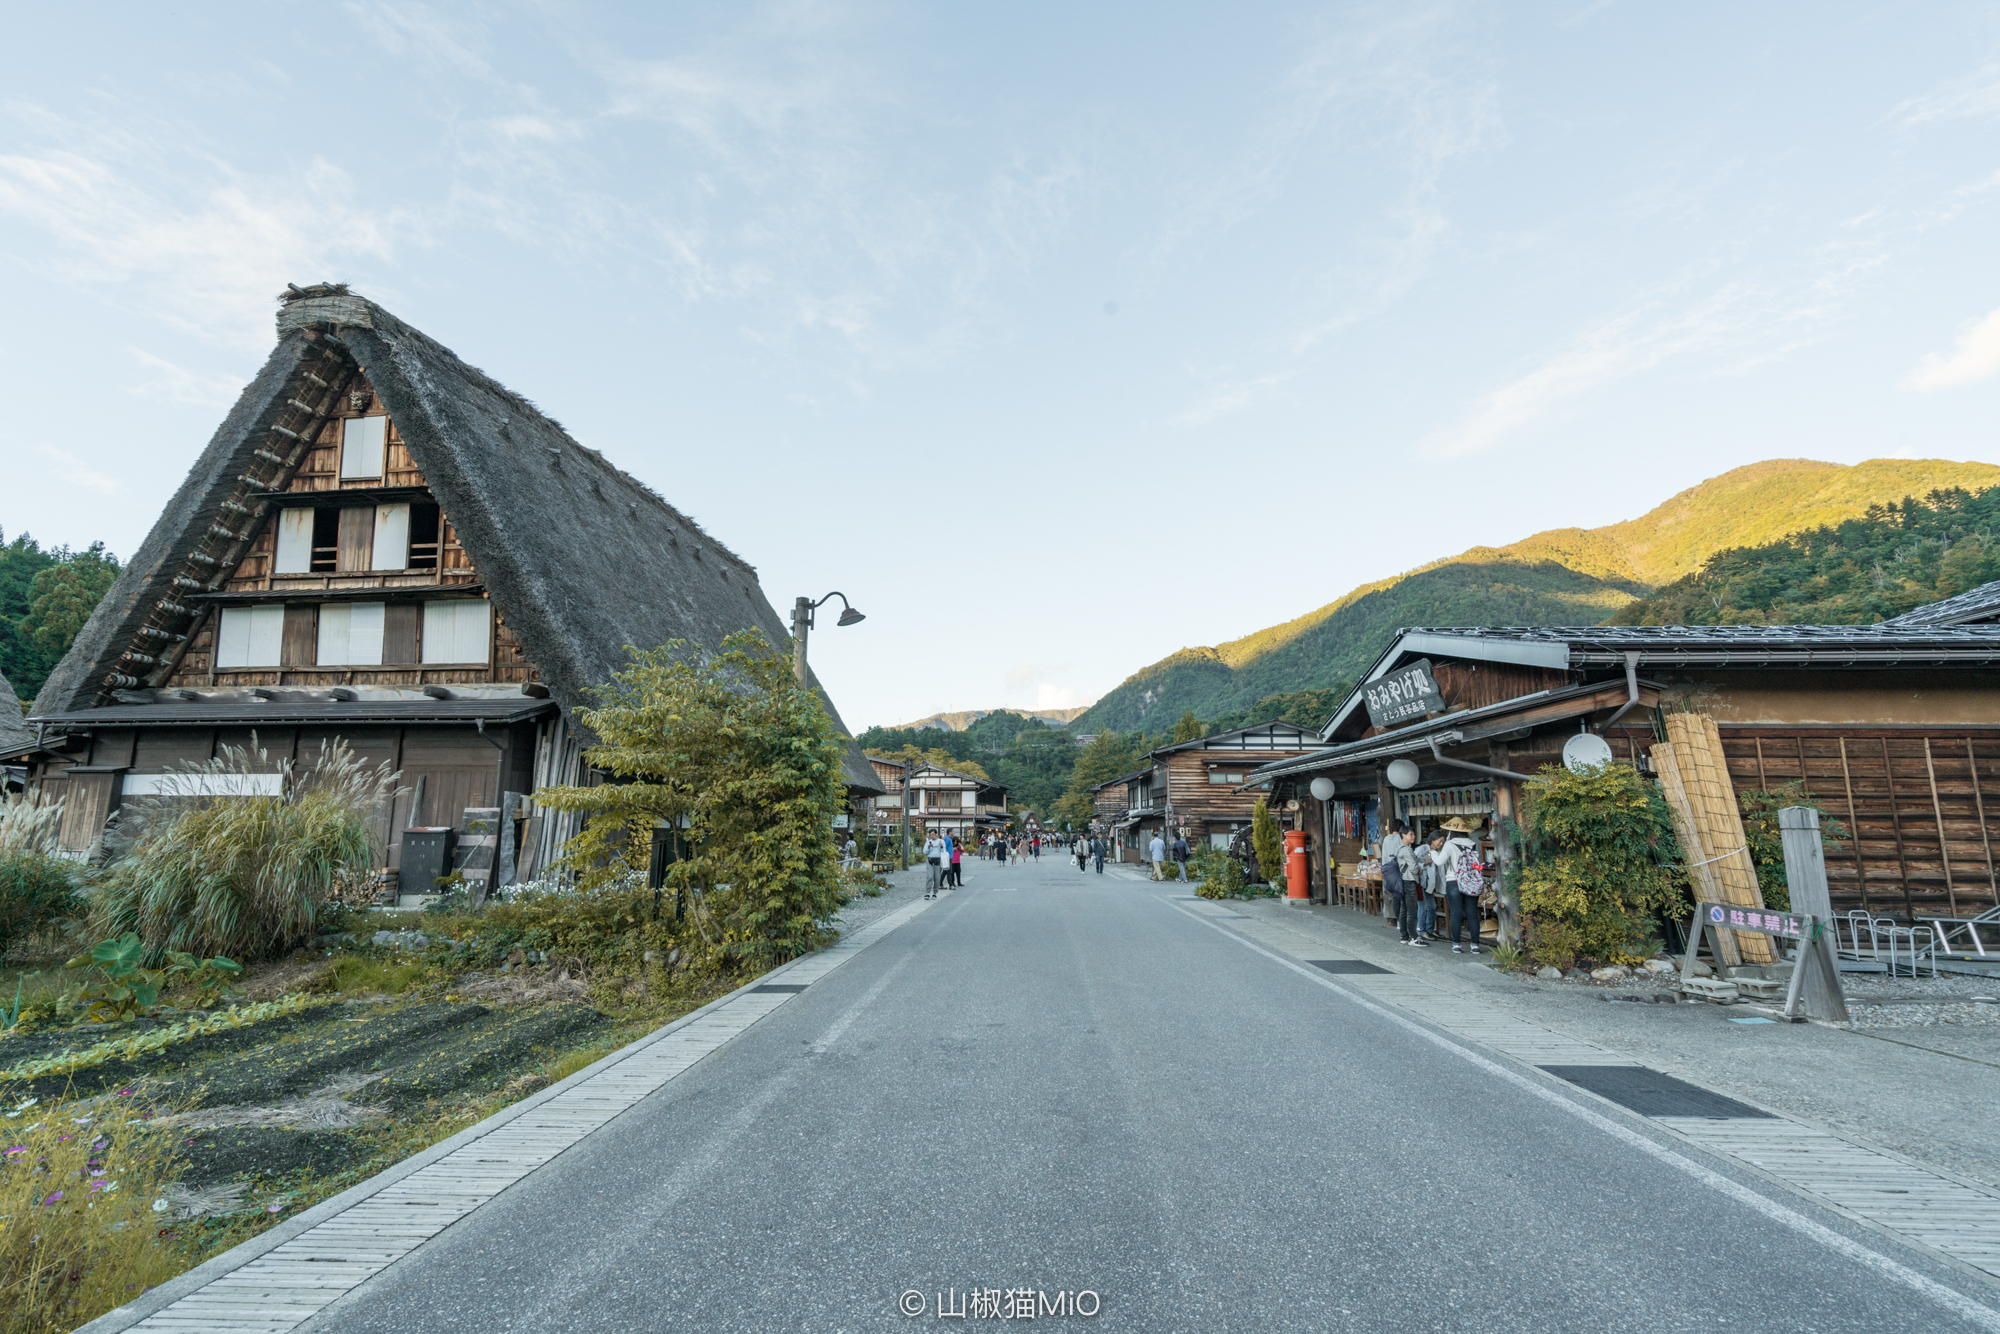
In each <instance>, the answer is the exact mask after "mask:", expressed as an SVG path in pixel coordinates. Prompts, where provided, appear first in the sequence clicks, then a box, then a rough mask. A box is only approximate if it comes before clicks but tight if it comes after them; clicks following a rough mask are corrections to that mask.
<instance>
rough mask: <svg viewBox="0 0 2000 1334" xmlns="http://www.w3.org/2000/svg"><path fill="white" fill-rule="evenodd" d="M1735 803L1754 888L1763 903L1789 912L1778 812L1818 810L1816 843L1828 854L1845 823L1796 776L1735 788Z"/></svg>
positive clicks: (1844, 833)
mask: <svg viewBox="0 0 2000 1334" xmlns="http://www.w3.org/2000/svg"><path fill="white" fill-rule="evenodd" d="M1736 804H1737V807H1738V808H1739V809H1740V810H1741V811H1742V812H1743V834H1744V841H1745V842H1746V843H1747V844H1748V846H1749V848H1750V860H1751V861H1752V862H1753V863H1755V864H1756V867H1757V888H1758V889H1759V890H1760V891H1761V892H1762V893H1763V895H1764V906H1765V907H1766V908H1775V909H1777V910H1778V911H1780V912H1790V911H1791V907H1792V890H1791V885H1790V884H1789V883H1788V882H1787V881H1786V879H1785V848H1784V844H1783V842H1782V841H1781V840H1780V839H1779V837H1778V812H1779V811H1780V810H1781V809H1783V808H1784V807H1786V806H1810V807H1811V808H1812V809H1814V810H1816V811H1818V812H1819V838H1820V846H1821V847H1822V848H1824V849H1825V850H1826V852H1827V853H1828V855H1831V854H1832V853H1833V851H1834V849H1835V848H1837V847H1838V846H1839V845H1840V844H1841V843H1843V842H1845V841H1846V839H1847V826H1846V825H1844V824H1842V823H1841V822H1840V821H1838V820H1836V819H1834V818H1833V817H1832V816H1831V815H1830V814H1828V812H1827V809H1826V807H1825V806H1823V805H1821V804H1820V803H1819V802H1818V801H1816V800H1814V799H1813V798H1812V797H1811V796H1809V795H1808V794H1807V793H1806V787H1805V784H1804V783H1802V782H1800V781H1799V780H1797V779H1793V780H1792V781H1791V782H1789V783H1780V784H1779V785H1778V786H1776V787H1774V788H1768V789H1761V790H1755V791H1749V792H1739V793H1737V794H1736Z"/></svg>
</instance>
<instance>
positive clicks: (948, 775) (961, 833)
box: [898, 764, 1008, 841]
mask: <svg viewBox="0 0 2000 1334" xmlns="http://www.w3.org/2000/svg"><path fill="white" fill-rule="evenodd" d="M902 795H903V797H904V799H905V800H907V801H909V802H910V827H911V828H912V829H913V830H914V829H920V830H922V831H923V833H924V834H925V835H930V834H950V835H951V836H952V837H954V838H957V839H960V840H962V841H972V840H975V839H976V838H977V836H978V835H980V834H984V833H991V832H993V831H994V830H998V829H1005V828H1006V827H1007V824H1008V817H1007V788H1006V785H1005V784H1002V783H995V782H993V781H992V780H990V779H985V778H980V777H977V776H976V775H973V774H966V773H960V772H959V771H958V770H956V769H946V768H942V767H940V766H939V765H935V764H919V765H917V766H916V768H915V769H913V770H912V771H911V772H910V776H909V779H908V781H907V782H906V783H905V784H904V788H903V793H902ZM898 814H899V816H900V812H898Z"/></svg>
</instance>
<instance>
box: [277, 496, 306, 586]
mask: <svg viewBox="0 0 2000 1334" xmlns="http://www.w3.org/2000/svg"><path fill="white" fill-rule="evenodd" d="M312 547H313V511H312V510H309V509H293V510H279V511H278V558H277V561H276V563H275V564H274V565H273V566H272V572H273V573H275V574H310V573H311V572H312Z"/></svg>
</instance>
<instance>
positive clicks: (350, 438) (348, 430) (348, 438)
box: [340, 417, 389, 477]
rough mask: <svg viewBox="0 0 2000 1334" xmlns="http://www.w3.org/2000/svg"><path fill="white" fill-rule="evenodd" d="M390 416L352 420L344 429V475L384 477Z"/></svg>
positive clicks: (346, 422) (342, 470)
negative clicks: (385, 445) (383, 460)
mask: <svg viewBox="0 0 2000 1334" xmlns="http://www.w3.org/2000/svg"><path fill="white" fill-rule="evenodd" d="M388 428H389V419H388V418H387V417H349V418H348V419H347V420H346V421H345V422H342V423H341V427H340V475H341V476H342V477H380V476H381V475H382V454H383V446H384V444H385V442H386V441H387V439H388V434H389V430H388Z"/></svg>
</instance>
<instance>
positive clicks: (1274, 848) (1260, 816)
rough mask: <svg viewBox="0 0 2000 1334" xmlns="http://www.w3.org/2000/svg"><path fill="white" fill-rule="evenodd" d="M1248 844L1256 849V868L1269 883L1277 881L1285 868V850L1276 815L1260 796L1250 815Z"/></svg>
mask: <svg viewBox="0 0 2000 1334" xmlns="http://www.w3.org/2000/svg"><path fill="white" fill-rule="evenodd" d="M1250 846H1251V847H1253V848H1255V849H1256V850H1257V869H1258V871H1260V872H1262V874H1263V876H1264V879H1265V881H1266V882H1267V883H1269V884H1274V885H1275V884H1276V883H1278V876H1279V875H1280V874H1282V873H1283V871H1284V869H1285V852H1284V848H1283V847H1282V846H1281V840H1280V838H1279V836H1278V817H1277V816H1275V815H1273V814H1271V808H1270V806H1269V805H1268V804H1266V802H1265V801H1264V799H1263V798H1262V797H1259V798H1257V809H1256V810H1255V811H1254V812H1252V813H1251V816H1250Z"/></svg>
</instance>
